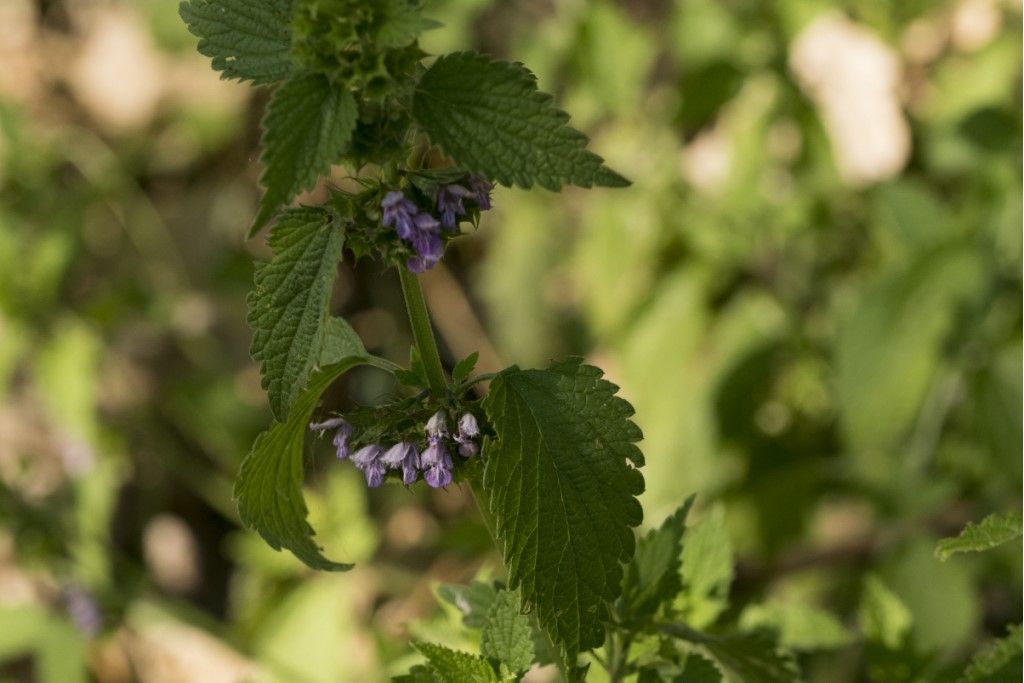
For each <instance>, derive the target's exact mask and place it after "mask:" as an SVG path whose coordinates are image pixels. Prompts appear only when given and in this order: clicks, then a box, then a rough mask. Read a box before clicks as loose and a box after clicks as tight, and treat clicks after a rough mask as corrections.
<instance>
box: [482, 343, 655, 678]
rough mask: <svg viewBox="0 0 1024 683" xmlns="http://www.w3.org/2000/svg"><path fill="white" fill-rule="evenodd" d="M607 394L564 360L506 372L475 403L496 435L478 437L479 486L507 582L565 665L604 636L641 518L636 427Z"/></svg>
mask: <svg viewBox="0 0 1024 683" xmlns="http://www.w3.org/2000/svg"><path fill="white" fill-rule="evenodd" d="M617 389H618V387H616V386H615V385H614V384H612V383H610V382H608V381H606V380H604V379H602V372H601V370H599V369H598V368H595V367H592V366H588V365H583V364H581V361H580V360H579V359H573V360H569V361H565V362H563V363H559V364H556V365H554V366H552V367H551V368H550V369H549V370H520V369H519V368H517V367H512V368H509V369H507V370H505V371H504V372H502V373H501V374H499V375H498V376H497V377H496V378H495V379H494V381H493V383H492V384H491V388H490V392H489V394H488V395H487V397H486V398H485V399H484V401H483V407H484V410H485V411H486V412H487V416H488V418H489V420H490V423H491V425H492V426H493V427H494V430H495V432H496V434H497V436H496V437H494V438H490V437H488V438H487V439H486V440H485V442H484V448H483V455H484V473H483V489H484V491H485V492H486V494H487V497H488V498H489V507H490V511H491V514H492V516H493V518H494V521H495V532H496V536H497V539H498V543H499V545H500V546H501V549H502V553H503V555H504V559H505V566H506V568H507V570H508V579H509V585H510V587H512V588H517V587H518V588H521V591H522V596H523V601H524V603H526V604H528V605H531V606H533V608H534V609H535V610H536V614H537V618H538V621H539V623H540V625H541V627H542V628H543V629H544V630H545V631H546V632H547V633H548V635H549V636H550V637H551V639H552V640H553V641H555V643H557V644H558V645H560V646H561V648H562V651H563V654H564V656H565V659H566V661H567V662H568V663H569V664H575V661H576V656H577V655H578V653H579V652H580V651H581V650H585V649H588V648H592V647H596V646H598V645H600V644H601V643H602V642H603V640H604V626H603V624H604V622H605V621H606V620H607V619H608V603H609V602H611V601H613V600H615V599H616V598H617V597H618V595H619V592H620V590H621V587H622V566H621V563H623V562H629V561H630V559H631V558H632V555H633V550H634V545H635V540H634V537H633V531H632V529H631V528H630V527H632V526H636V525H637V524H639V523H640V521H641V519H642V516H643V511H642V509H641V507H640V503H639V502H638V501H637V500H636V498H635V496H636V495H638V494H640V493H641V492H642V491H643V485H644V482H643V476H642V475H641V474H640V472H639V470H637V469H635V468H634V466H636V467H639V466H640V465H642V464H643V455H642V454H641V453H640V449H638V448H637V447H636V445H635V442H636V441H638V440H639V439H640V438H641V433H640V430H639V428H637V426H636V425H634V424H633V423H632V422H631V421H630V419H629V418H630V416H632V414H633V409H632V407H631V406H630V405H629V404H628V403H627V402H626V401H624V400H623V399H621V398H618V397H616V395H615V392H616V391H617Z"/></svg>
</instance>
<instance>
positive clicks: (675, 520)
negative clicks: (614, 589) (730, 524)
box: [620, 496, 695, 618]
mask: <svg viewBox="0 0 1024 683" xmlns="http://www.w3.org/2000/svg"><path fill="white" fill-rule="evenodd" d="M694 497H695V496H690V497H689V498H687V499H686V502H685V503H683V504H682V505H681V506H680V507H679V508H678V509H677V510H676V511H675V512H674V513H673V514H672V515H670V516H669V517H668V518H667V519H666V520H665V521H664V522H663V523H662V525H661V526H660V527H659V528H657V529H653V530H651V531H650V532H648V533H647V535H646V536H644V537H643V538H641V539H640V541H639V542H638V543H637V547H636V554H635V555H634V556H633V561H632V562H630V563H629V565H628V566H627V567H626V576H625V579H624V580H623V582H622V597H621V598H620V606H621V611H622V613H623V614H624V615H626V616H628V617H633V618H636V617H641V618H642V617H649V616H651V615H653V614H654V613H655V612H656V611H657V610H658V607H659V606H660V605H662V604H664V603H665V602H668V601H670V600H672V599H673V598H675V597H676V595H677V594H678V593H679V591H680V590H681V589H682V577H681V576H680V567H681V557H680V555H681V554H682V551H683V533H684V532H685V531H686V515H687V514H688V513H689V511H690V507H691V506H692V505H693V500H694Z"/></svg>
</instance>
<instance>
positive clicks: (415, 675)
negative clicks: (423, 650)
mask: <svg viewBox="0 0 1024 683" xmlns="http://www.w3.org/2000/svg"><path fill="white" fill-rule="evenodd" d="M438 680H439V679H438V677H437V676H436V675H434V672H433V671H431V670H430V667H429V666H425V665H423V664H417V665H415V666H413V667H412V668H410V669H409V673H407V674H404V675H402V676H395V677H394V678H392V679H391V683H438Z"/></svg>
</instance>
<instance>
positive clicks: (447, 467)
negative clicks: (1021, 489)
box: [181, 0, 1019, 682]
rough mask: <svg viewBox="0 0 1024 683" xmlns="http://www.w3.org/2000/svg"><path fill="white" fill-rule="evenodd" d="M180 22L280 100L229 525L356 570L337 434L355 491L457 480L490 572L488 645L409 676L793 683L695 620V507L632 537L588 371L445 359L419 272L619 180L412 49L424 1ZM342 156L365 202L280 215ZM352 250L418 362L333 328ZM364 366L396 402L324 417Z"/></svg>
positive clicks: (633, 450)
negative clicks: (249, 434) (311, 504)
mask: <svg viewBox="0 0 1024 683" xmlns="http://www.w3.org/2000/svg"><path fill="white" fill-rule="evenodd" d="M181 16H182V18H183V19H184V21H185V22H186V24H187V25H188V27H189V29H190V30H191V31H192V33H194V34H195V35H196V36H197V37H198V38H199V43H198V49H199V51H200V52H201V53H202V54H204V55H206V56H207V57H209V58H211V60H212V65H213V68H214V69H216V70H218V71H220V72H221V74H222V76H223V77H224V78H230V79H237V80H240V81H247V82H249V83H251V84H252V85H253V86H256V87H272V88H273V92H272V94H271V97H270V101H269V105H268V107H267V112H266V115H265V117H264V119H263V132H262V140H261V146H262V155H261V161H262V163H263V165H264V167H265V170H264V173H263V176H262V184H263V185H264V187H265V189H266V192H265V194H264V195H263V198H262V200H261V202H260V207H259V211H258V213H257V216H256V218H255V220H254V221H253V223H252V225H251V228H250V236H255V235H256V234H258V233H259V232H260V231H261V230H262V229H264V228H265V227H267V226H270V231H269V239H268V241H269V245H270V248H271V250H272V254H273V255H272V258H271V260H270V261H269V262H266V263H260V264H257V268H256V275H255V287H254V289H253V290H252V292H251V294H250V296H249V299H248V304H249V322H250V324H251V326H252V327H253V330H254V338H253V344H252V355H253V358H254V359H255V360H256V361H258V362H259V363H260V369H261V373H262V379H263V387H264V388H265V389H266V391H267V395H268V400H269V403H270V407H271V409H272V411H273V414H274V418H275V421H274V423H273V424H272V425H271V426H270V427H269V428H268V429H267V431H265V432H264V433H263V434H262V435H260V436H259V437H258V438H257V440H256V442H255V444H254V445H253V448H252V450H251V451H250V453H249V454H248V456H247V457H246V458H245V460H244V462H243V464H242V467H241V471H240V473H239V476H238V479H237V481H236V484H235V497H236V499H237V502H238V507H239V511H240V515H241V518H242V520H243V522H244V523H245V524H246V525H247V526H249V527H251V528H252V529H254V530H255V531H257V532H258V533H259V534H260V535H261V536H262V537H263V538H264V539H265V540H266V541H267V543H269V544H270V545H271V546H273V547H274V548H276V549H287V550H289V551H290V552H292V553H293V554H294V555H295V556H296V557H298V558H299V559H301V560H302V561H303V562H305V563H306V564H308V565H309V566H310V567H313V568H315V569H321V570H328V571H343V570H346V569H349V568H350V567H351V565H349V564H345V563H343V562H339V561H336V560H333V559H329V558H327V557H324V555H323V554H322V553H321V549H320V548H319V547H318V546H317V545H316V544H315V543H314V541H313V535H314V532H313V529H312V528H311V527H310V525H309V524H308V523H307V521H306V517H307V509H306V505H305V501H304V500H303V495H302V480H303V472H302V454H303V448H304V444H305V442H306V440H307V439H309V438H321V437H322V438H330V439H331V441H332V444H333V446H334V448H335V451H336V454H337V457H338V459H339V460H343V461H348V462H350V463H351V464H352V465H353V466H355V467H356V468H358V469H359V470H360V471H361V473H362V474H363V475H364V477H365V480H366V484H367V486H370V487H378V486H382V485H384V484H386V483H388V482H389V481H390V482H393V483H394V484H396V485H404V486H417V485H421V484H420V481H421V480H422V481H423V482H424V484H425V485H426V486H429V487H434V488H444V487H448V486H452V485H455V484H463V485H466V486H468V487H469V488H470V489H471V490H472V492H473V494H474V496H475V498H476V500H477V502H478V504H479V508H480V513H481V515H482V516H483V518H484V520H485V522H486V524H487V526H488V528H489V530H490V532H491V535H492V536H493V538H494V540H495V542H496V544H497V546H498V548H499V550H500V552H501V555H502V558H503V560H504V564H505V569H506V577H505V582H504V583H502V584H496V585H492V584H474V585H472V586H468V587H462V588H458V589H451V590H450V591H449V592H450V594H451V595H452V596H453V602H454V603H455V604H456V605H457V606H458V607H459V609H460V610H461V611H462V612H463V614H464V616H465V618H466V623H467V625H472V626H473V627H474V628H478V629H479V630H480V652H479V653H475V652H474V653H470V652H461V651H456V650H451V649H449V648H446V647H443V646H440V645H437V644H431V643H418V644H417V645H416V647H417V649H418V650H419V651H420V652H421V653H422V655H423V656H424V658H425V663H424V664H422V665H417V666H416V667H414V668H413V669H412V671H410V673H409V674H408V676H407V677H406V680H409V681H438V680H440V681H498V680H518V679H519V678H520V677H521V675H522V674H523V673H524V672H525V671H526V670H527V669H528V668H530V667H531V666H532V665H533V664H535V663H554V664H556V665H557V666H558V668H559V669H560V671H561V673H562V675H563V676H564V677H565V678H566V679H568V680H582V679H583V678H585V677H586V675H587V671H588V669H589V667H591V666H592V665H593V664H595V663H596V664H598V665H600V666H601V667H602V668H603V669H605V671H606V673H607V678H608V679H609V680H612V681H620V680H624V679H625V678H626V677H627V676H629V677H635V679H636V680H638V681H676V680H684V679H685V680H691V679H692V680H701V681H704V680H707V681H720V680H723V676H724V677H728V680H735V679H739V680H745V681H772V682H775V681H782V682H785V681H795V680H798V679H799V673H798V671H797V668H796V665H795V662H794V659H793V658H792V656H791V654H790V653H789V652H787V651H785V650H783V649H780V647H779V645H778V643H777V642H776V639H775V638H774V637H773V636H770V635H768V634H766V633H762V632H757V631H754V632H739V633H731V632H724V633H723V632H715V633H711V632H705V631H703V630H698V629H697V628H694V626H693V625H692V624H691V623H687V619H686V617H687V615H688V614H690V613H692V611H693V610H692V605H688V604H687V601H686V594H687V593H686V592H687V591H693V590H695V589H694V585H693V584H694V583H696V582H695V580H693V579H692V574H688V573H687V571H688V570H687V569H686V567H685V566H684V564H683V563H684V558H685V557H687V555H686V554H685V553H684V541H685V545H686V547H687V548H698V549H701V548H704V547H706V546H707V545H713V544H714V541H716V540H717V539H711V541H708V538H707V537H708V536H709V535H710V534H711V533H712V532H709V531H702V532H696V533H695V532H694V531H692V527H691V528H687V526H686V524H687V522H686V520H687V515H688V511H689V508H690V505H691V503H692V499H690V500H688V501H686V502H685V503H684V504H683V505H682V506H681V507H680V508H679V509H678V510H677V512H676V513H675V514H673V515H671V516H670V517H669V518H668V519H667V520H666V521H665V523H664V524H663V525H662V526H661V527H659V528H657V529H655V530H653V531H651V532H650V533H648V534H647V535H645V536H643V537H641V538H639V539H637V537H636V536H635V533H634V530H633V527H636V526H637V525H639V524H640V522H641V519H642V509H641V507H640V504H639V502H638V500H637V496H638V495H639V494H640V493H641V492H642V491H643V489H644V480H643V476H642V475H641V473H640V467H642V465H643V455H642V454H641V452H640V450H639V448H638V447H637V446H636V443H637V442H638V441H639V440H640V438H641V434H640V430H639V429H638V428H637V427H636V425H634V423H633V422H632V421H631V416H632V414H633V409H632V407H631V406H630V405H629V404H628V403H627V402H626V401H625V400H623V399H622V398H621V397H619V396H618V395H617V391H618V388H617V387H616V386H615V385H613V384H611V383H610V382H608V381H607V380H606V379H604V377H603V373H602V371H601V370H600V369H598V368H596V367H592V366H590V365H587V364H584V363H583V362H582V361H581V360H579V359H568V360H564V361H561V362H558V363H555V364H553V365H552V366H551V367H549V368H547V369H525V370H524V369H520V368H518V367H515V366H513V367H510V368H507V369H505V370H503V371H502V372H500V373H497V374H494V375H476V376H474V374H473V372H474V366H475V362H476V357H475V355H472V356H470V357H468V358H466V359H464V360H463V361H461V362H459V363H458V364H457V365H456V366H455V367H454V368H451V370H450V371H446V369H445V368H444V367H443V365H442V363H441V360H440V357H439V355H438V351H437V347H436V344H435V341H434V337H433V332H432V328H431V324H430V318H429V315H428V312H427V309H426V306H425V304H424V299H423V294H422V291H421V288H420V283H419V280H418V275H419V274H421V273H423V272H425V271H427V270H429V269H431V268H433V267H435V266H436V265H437V264H438V263H439V262H440V261H441V259H442V258H443V257H444V254H445V249H446V247H447V244H448V243H449V242H450V241H451V240H453V239H457V238H459V237H460V236H462V235H463V234H464V232H466V231H467V229H468V228H470V227H472V226H475V225H476V224H477V221H478V219H479V217H480V214H481V213H482V212H485V211H488V210H490V208H491V206H492V190H493V189H494V187H495V186H496V185H502V186H518V187H522V188H526V189H529V188H532V187H534V186H540V187H543V188H546V189H548V190H552V191H558V190H560V189H561V188H562V187H563V186H566V185H577V186H581V187H595V186H600V187H611V188H615V187H625V186H628V185H629V182H628V181H627V180H626V179H625V178H623V177H622V176H621V175H619V174H618V173H616V172H615V171H613V170H611V169H610V168H608V167H607V166H606V165H605V164H604V162H603V160H602V159H601V158H600V157H598V156H597V155H595V154H594V153H592V152H590V151H588V149H587V139H586V137H585V136H584V135H583V134H582V133H580V132H578V131H576V130H574V129H573V128H571V127H570V126H569V125H568V119H569V117H568V115H567V114H565V113H564V112H562V111H561V110H559V109H558V108H557V107H556V106H555V105H554V103H553V100H552V98H551V96H549V95H547V94H545V93H543V92H541V91H539V89H538V87H537V83H536V79H535V77H534V76H533V74H532V73H531V72H530V71H529V70H528V69H527V68H526V67H524V66H523V65H521V64H518V63H510V62H504V61H498V60H494V59H492V58H490V57H488V56H486V55H483V54H478V53H473V52H457V53H453V54H447V55H442V56H439V57H432V56H429V55H427V54H426V53H424V52H423V51H422V50H421V49H420V47H419V44H418V36H419V35H420V33H421V32H423V31H425V30H428V29H432V28H436V27H437V23H436V22H434V21H432V20H430V19H429V18H427V17H425V16H424V15H423V12H422V7H421V3H420V2H419V0H185V2H183V3H182V5H181ZM336 164H340V165H343V166H345V167H346V168H347V169H348V170H349V171H350V172H351V173H352V178H353V180H354V183H353V186H357V187H359V188H361V189H359V190H358V191H354V192H353V191H347V190H343V189H341V188H338V187H329V188H328V189H329V198H328V199H327V201H325V202H324V203H323V204H321V205H318V206H300V207H293V206H291V205H292V203H293V202H294V200H295V199H296V197H297V196H298V195H299V194H300V193H301V192H303V191H305V190H308V189H310V188H311V187H312V186H313V185H314V183H315V182H316V181H317V179H318V178H320V177H321V176H324V175H325V174H327V173H328V171H329V170H330V168H331V166H332V165H336ZM345 249H348V250H349V251H351V252H352V253H353V254H354V255H355V256H356V257H357V258H370V259H374V260H376V261H378V262H380V263H382V264H384V265H385V266H387V267H394V269H395V270H396V271H397V273H398V277H399V278H400V280H401V285H402V290H403V294H404V296H405V303H406V307H407V310H408V314H409V321H410V325H411V329H412V334H413V339H414V342H415V343H414V348H413V349H412V353H411V361H410V364H409V367H407V368H406V367H400V366H398V365H396V364H395V363H393V362H391V361H388V360H386V359H383V358H379V357H375V356H373V355H371V354H369V353H368V352H367V351H366V349H365V348H364V347H363V344H362V342H361V341H360V339H359V337H358V336H357V335H356V333H355V332H354V331H353V330H352V328H351V327H350V326H349V325H348V324H347V323H346V322H345V321H344V320H342V319H340V318H337V317H333V316H331V315H330V312H329V298H330V292H331V288H332V284H333V281H334V277H335V271H336V267H337V264H338V262H339V260H340V259H341V258H342V254H343V252H344V250H345ZM357 366H371V367H374V368H377V369H378V370H380V371H383V372H387V373H391V374H392V375H393V376H394V377H395V378H396V379H397V381H398V382H400V383H401V384H402V385H404V386H405V387H406V388H407V389H408V391H407V392H406V394H407V395H405V396H403V397H401V398H398V399H395V400H393V401H391V402H389V403H385V404H383V405H378V406H373V407H362V408H357V409H354V410H352V411H349V412H347V413H346V414H344V415H334V414H327V413H325V412H323V411H321V410H320V409H319V404H320V398H321V395H322V394H323V392H324V391H325V390H326V389H327V388H328V386H329V385H330V384H331V383H332V382H334V381H335V380H336V379H337V378H338V377H340V376H341V375H342V374H344V373H346V372H348V371H349V370H351V369H353V368H355V367H357ZM483 382H490V384H489V387H488V391H487V394H486V397H485V398H483V399H482V400H475V399H474V398H473V394H471V390H473V389H474V388H475V387H477V386H479V385H481V383H483ZM1017 527H1019V523H1018V524H1017ZM704 528H705V529H710V528H712V527H704ZM702 543H703V544H705V545H702ZM689 552H690V553H691V554H693V553H696V552H699V550H697V551H689ZM729 572H731V566H730V567H727V569H726V573H729ZM688 576H690V577H691V578H690V579H687V577H688ZM686 581H689V582H690V584H689V585H684V584H686ZM725 583H726V587H727V583H728V578H727V579H726V580H725ZM719 589H722V587H721V586H719V585H718V584H715V585H711V586H710V587H708V588H707V592H708V593H712V592H715V591H718V590H719ZM722 590H724V589H722ZM460 591H461V592H460ZM470 594H472V596H473V600H470V599H469V598H468V597H467V596H469V595H470ZM880 600H882V599H881V598H880ZM883 601H884V600H883ZM718 609H721V607H720V606H719V607H718Z"/></svg>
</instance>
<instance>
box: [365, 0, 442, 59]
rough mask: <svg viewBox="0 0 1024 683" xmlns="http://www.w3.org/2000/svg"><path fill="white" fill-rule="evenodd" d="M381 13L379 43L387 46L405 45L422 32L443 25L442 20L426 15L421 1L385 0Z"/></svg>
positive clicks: (378, 32) (378, 33) (378, 29)
mask: <svg viewBox="0 0 1024 683" xmlns="http://www.w3.org/2000/svg"><path fill="white" fill-rule="evenodd" d="M380 15H381V19H380V24H379V26H378V28H377V44H378V45H380V46H381V47H386V48H396V47H405V46H406V45H408V44H409V43H411V42H412V41H414V40H416V37H417V36H418V35H419V34H420V33H422V32H424V31H427V30H429V29H432V28H437V27H438V26H441V22H438V21H434V20H433V19H428V18H426V17H424V16H423V15H422V14H421V13H420V7H419V3H415V2H410V0H384V1H383V2H382V3H381V6H380Z"/></svg>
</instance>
